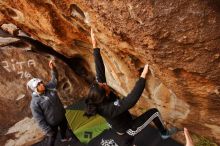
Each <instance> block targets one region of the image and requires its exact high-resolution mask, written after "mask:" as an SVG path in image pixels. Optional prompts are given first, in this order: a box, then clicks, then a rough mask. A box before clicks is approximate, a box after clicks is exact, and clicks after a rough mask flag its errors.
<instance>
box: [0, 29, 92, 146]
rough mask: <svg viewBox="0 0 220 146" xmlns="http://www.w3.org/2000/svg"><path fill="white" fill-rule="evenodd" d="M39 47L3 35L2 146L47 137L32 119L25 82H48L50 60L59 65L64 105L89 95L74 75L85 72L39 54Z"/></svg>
mask: <svg viewBox="0 0 220 146" xmlns="http://www.w3.org/2000/svg"><path fill="white" fill-rule="evenodd" d="M8 28H10V27H8ZM9 30H12V31H11V32H14V31H13V29H9ZM38 47H39V46H33V45H32V44H30V43H28V42H24V41H23V40H21V39H19V38H16V37H13V36H11V35H10V34H7V33H0V54H1V55H0V89H1V90H0V145H5V146H12V145H15V146H18V145H19V146H21V145H32V144H34V143H36V142H39V140H42V138H43V137H44V136H43V133H42V131H41V130H40V129H39V127H38V125H37V124H36V123H35V121H34V120H33V118H32V115H31V111H30V101H31V91H30V90H28V89H27V86H26V83H27V82H28V81H29V80H30V79H31V78H33V77H37V78H41V79H42V80H43V81H44V82H45V83H47V82H49V80H50V79H51V75H50V69H49V65H48V62H49V60H50V59H52V58H54V59H55V62H56V67H57V70H58V88H57V89H58V94H59V97H60V98H61V101H62V102H63V104H64V106H68V105H71V104H73V103H76V102H77V101H79V100H82V99H83V98H84V97H85V96H86V94H87V92H88V82H86V80H85V79H83V78H82V77H81V76H79V75H78V74H77V73H76V72H75V71H78V72H79V73H82V72H81V70H82V69H81V70H79V69H73V68H71V67H70V66H69V65H67V63H66V62H64V61H63V60H61V59H60V58H57V57H56V56H53V54H49V53H45V52H42V51H40V52H39V51H38ZM81 61H82V60H79V61H78V62H81ZM83 67H84V66H83V65H82V66H81V68H83ZM88 69H89V68H88ZM84 75H86V74H84ZM84 78H86V77H84Z"/></svg>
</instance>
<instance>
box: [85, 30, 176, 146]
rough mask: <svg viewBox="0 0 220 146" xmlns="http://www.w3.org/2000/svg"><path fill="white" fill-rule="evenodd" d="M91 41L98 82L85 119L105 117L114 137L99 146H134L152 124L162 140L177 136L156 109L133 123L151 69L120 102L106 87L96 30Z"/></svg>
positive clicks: (101, 142) (91, 94) (92, 92)
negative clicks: (140, 134) (139, 134)
mask: <svg viewBox="0 0 220 146" xmlns="http://www.w3.org/2000/svg"><path fill="white" fill-rule="evenodd" d="M91 38H92V44H93V48H94V49H93V55H94V60H95V69H96V80H97V82H96V83H94V84H92V86H91V88H90V91H89V94H88V97H87V99H86V105H87V107H86V110H85V115H86V116H88V117H91V116H94V115H96V114H99V115H101V116H103V117H104V118H105V119H106V121H107V122H108V123H109V126H110V127H111V130H112V131H113V134H112V135H114V136H112V137H111V136H108V137H109V138H106V137H105V138H106V139H104V138H102V140H101V141H100V143H97V145H101V146H106V145H108V144H110V143H111V144H113V145H115V146H117V145H119V146H128V145H135V143H133V139H134V137H135V136H136V135H137V134H138V133H139V132H141V131H142V130H143V129H144V128H146V126H148V125H149V124H150V123H151V122H153V123H154V124H155V125H156V127H157V128H158V129H159V131H160V134H161V137H162V139H167V138H169V137H170V136H171V135H173V134H174V133H176V132H177V129H176V128H174V127H173V128H170V129H166V128H165V126H164V124H163V121H162V118H161V115H160V113H159V111H158V110H157V109H156V108H153V109H150V110H148V111H147V112H145V113H144V114H142V115H141V116H139V117H137V118H136V119H132V116H131V114H130V113H129V111H128V110H129V109H130V108H132V107H133V106H134V105H135V104H136V102H137V101H138V99H139V98H140V96H141V94H142V92H143V90H144V88H145V82H146V75H147V73H148V65H145V67H144V70H143V72H142V73H141V76H140V78H139V80H138V81H137V82H136V84H135V86H134V88H133V89H132V91H131V92H130V93H129V94H128V95H127V97H125V98H123V99H120V98H119V97H118V96H117V95H115V94H114V93H113V92H112V91H111V90H110V88H109V86H108V85H107V83H106V77H105V67H104V63H103V60H102V57H101V54H100V49H99V48H97V44H96V40H95V36H94V33H93V30H91Z"/></svg>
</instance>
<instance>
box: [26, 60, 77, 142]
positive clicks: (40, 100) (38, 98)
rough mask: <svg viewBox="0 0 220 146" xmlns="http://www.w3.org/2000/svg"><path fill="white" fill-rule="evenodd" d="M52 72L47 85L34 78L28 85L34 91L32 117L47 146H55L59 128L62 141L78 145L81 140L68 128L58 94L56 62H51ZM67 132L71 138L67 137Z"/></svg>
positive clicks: (31, 104) (31, 106)
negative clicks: (44, 136) (43, 135)
mask: <svg viewBox="0 0 220 146" xmlns="http://www.w3.org/2000/svg"><path fill="white" fill-rule="evenodd" d="M49 68H50V70H51V80H50V82H49V83H47V84H45V83H44V82H43V81H42V80H41V79H39V78H33V79H31V80H30V81H29V82H28V83H27V87H28V88H30V89H31V90H32V100H31V103H30V108H31V112H32V115H33V117H34V119H35V120H36V122H37V123H38V125H39V127H40V128H41V129H42V130H43V132H44V133H45V135H46V136H47V137H46V146H54V143H55V140H56V136H57V133H58V127H59V129H60V134H61V141H62V142H64V141H71V139H73V140H74V142H76V143H78V142H79V140H78V139H77V137H76V136H75V135H74V134H73V133H72V131H71V130H70V129H69V128H68V122H67V119H66V117H65V109H64V107H63V104H62V102H61V101H60V98H59V96H58V94H57V90H56V88H57V82H58V73H57V70H56V67H55V64H54V60H51V61H50V62H49ZM67 131H68V132H69V133H70V135H71V137H67V135H66V133H67Z"/></svg>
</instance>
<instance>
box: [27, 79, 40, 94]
mask: <svg viewBox="0 0 220 146" xmlns="http://www.w3.org/2000/svg"><path fill="white" fill-rule="evenodd" d="M40 82H42V80H41V79H39V78H33V79H31V80H30V81H28V83H27V88H30V89H31V90H32V91H34V92H37V85H38V83H40Z"/></svg>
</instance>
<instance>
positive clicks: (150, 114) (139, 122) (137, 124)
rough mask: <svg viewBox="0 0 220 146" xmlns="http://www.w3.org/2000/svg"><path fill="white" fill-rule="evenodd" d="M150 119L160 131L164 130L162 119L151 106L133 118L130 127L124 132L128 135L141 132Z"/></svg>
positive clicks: (163, 131)
mask: <svg viewBox="0 0 220 146" xmlns="http://www.w3.org/2000/svg"><path fill="white" fill-rule="evenodd" d="M152 121H153V123H154V124H155V126H156V127H157V128H158V130H159V131H160V133H165V132H166V128H165V127H164V125H163V121H162V118H161V116H160V113H159V111H158V110H157V109H156V108H152V109H150V110H148V111H146V112H145V113H144V114H142V115H141V116H139V117H137V118H135V119H134V120H133V121H132V127H131V128H130V129H128V130H127V132H126V133H127V134H128V135H130V136H135V135H136V134H138V133H139V132H141V131H142V130H143V129H144V128H145V127H146V126H148V125H149V124H150V123H151V122H152Z"/></svg>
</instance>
